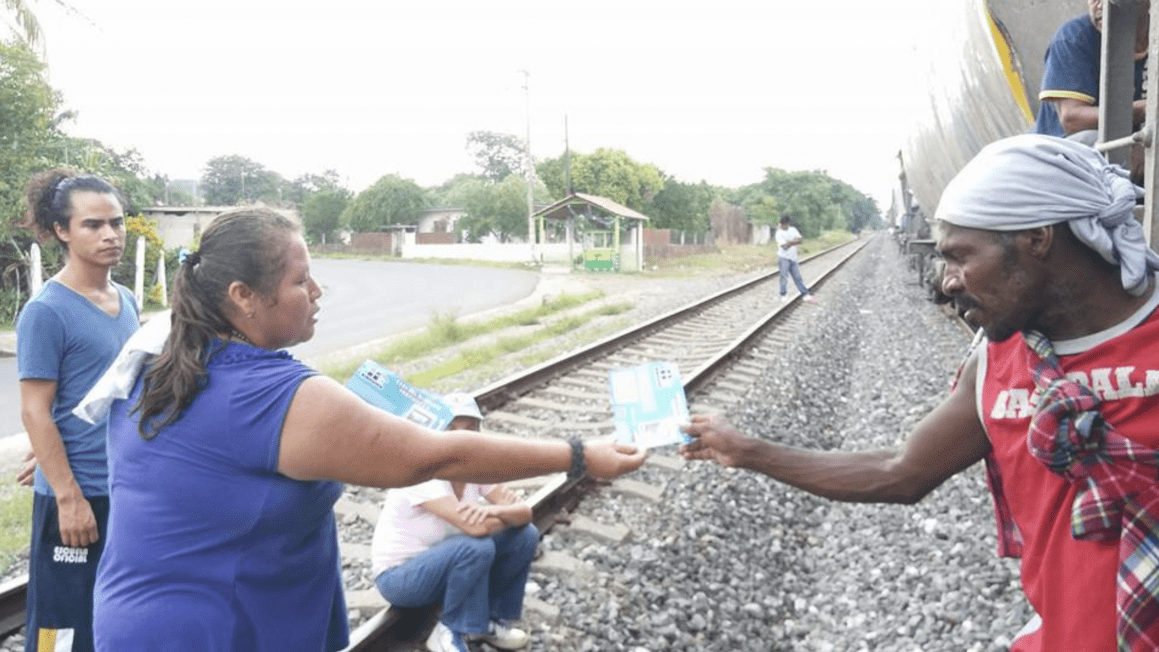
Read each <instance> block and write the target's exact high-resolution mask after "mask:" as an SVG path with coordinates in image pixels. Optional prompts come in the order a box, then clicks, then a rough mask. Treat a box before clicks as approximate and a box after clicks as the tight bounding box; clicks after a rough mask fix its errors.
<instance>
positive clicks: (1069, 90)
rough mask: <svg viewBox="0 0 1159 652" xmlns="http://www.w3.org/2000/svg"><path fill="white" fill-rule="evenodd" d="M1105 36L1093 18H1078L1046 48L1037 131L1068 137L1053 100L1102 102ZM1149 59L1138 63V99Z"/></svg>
mask: <svg viewBox="0 0 1159 652" xmlns="http://www.w3.org/2000/svg"><path fill="white" fill-rule="evenodd" d="M1102 47H1103V46H1102V35H1101V34H1099V30H1097V29H1095V25H1094V23H1092V22H1091V18H1090V16H1088V15H1087V14H1083V15H1081V16H1076V17H1075V18H1072V19H1070V20H1068V21H1067V22H1065V23H1063V24H1062V27H1059V28H1058V31H1057V32H1055V33H1054V36H1053V37H1052V38H1051V39H1050V45H1049V46H1047V48H1046V64H1045V67H1044V69H1043V73H1042V92H1040V93H1039V94H1038V99H1039V101H1040V104H1039V107H1038V119H1037V120H1036V121H1035V124H1034V132H1035V133H1039V134H1047V135H1050V136H1065V135H1066V134H1065V133H1064V132H1063V129H1062V123H1061V122H1059V117H1058V111H1056V110H1055V108H1054V103H1053V102H1050V101H1048V100H1051V99H1066V98H1069V99H1076V100H1082V101H1084V102H1089V103H1091V104H1098V103H1099V71H1100V69H1101V68H1102V64H1101V57H1102ZM1146 64H1147V61H1146V59H1140V60H1138V61H1136V62H1135V99H1136V100H1138V99H1141V98H1142V97H1143V82H1144V69H1145V68H1146Z"/></svg>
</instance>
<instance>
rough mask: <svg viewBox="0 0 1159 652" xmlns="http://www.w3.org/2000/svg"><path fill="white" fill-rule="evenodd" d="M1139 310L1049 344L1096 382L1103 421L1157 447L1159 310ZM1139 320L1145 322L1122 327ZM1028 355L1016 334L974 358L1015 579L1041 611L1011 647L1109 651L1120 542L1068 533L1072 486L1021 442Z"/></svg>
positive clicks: (1026, 416) (1078, 373)
mask: <svg viewBox="0 0 1159 652" xmlns="http://www.w3.org/2000/svg"><path fill="white" fill-rule="evenodd" d="M1149 306H1150V303H1149ZM1152 307H1153V306H1152ZM1145 315H1146V311H1145V310H1143V311H1140V313H1137V316H1136V317H1135V318H1133V320H1128V322H1125V323H1124V324H1122V325H1120V326H1119V327H1116V328H1112V329H1110V330H1108V331H1104V332H1103V333H1098V334H1095V335H1091V336H1087V337H1084V338H1080V339H1076V340H1069V341H1065V342H1062V341H1060V342H1055V343H1054V344H1055V350H1056V351H1057V352H1058V354H1059V362H1060V364H1061V366H1062V368H1063V370H1064V371H1065V372H1066V374H1067V375H1068V376H1069V377H1071V378H1072V379H1075V380H1077V381H1079V382H1082V383H1084V384H1086V385H1087V386H1088V387H1091V388H1092V389H1093V390H1094V391H1095V393H1096V394H1097V395H1098V396H1099V398H1100V399H1101V400H1102V404H1101V406H1100V412H1101V413H1102V415H1103V417H1104V418H1105V419H1106V420H1107V421H1108V422H1109V423H1112V424H1114V425H1115V427H1116V428H1118V430H1119V432H1120V433H1121V434H1122V435H1123V436H1124V437H1127V438H1128V439H1131V440H1134V441H1136V442H1139V443H1141V444H1144V445H1146V446H1150V447H1152V448H1159V398H1157V396H1159V316H1157V314H1154V313H1153V314H1151V315H1150V316H1145ZM1139 319H1143V323H1141V324H1139V325H1138V326H1137V327H1135V328H1130V329H1129V330H1127V331H1126V332H1122V330H1123V329H1124V328H1129V327H1130V325H1131V324H1133V323H1137V322H1138V320H1139ZM1116 335H1118V336H1117V337H1116ZM1033 360H1035V358H1034V354H1033V352H1031V351H1030V349H1028V348H1027V346H1026V344H1025V343H1024V342H1023V340H1022V338H1021V337H1019V336H1017V335H1015V336H1014V337H1011V338H1010V339H1008V340H1006V341H1005V342H999V343H990V344H988V345H987V347H986V349H985V351H984V353H983V356H982V358H981V359H980V361H979V367H978V380H979V387H978V389H979V391H978V397H979V405H978V408H979V414H980V416H981V418H982V422H983V425H984V426H985V428H986V432H987V435H988V436H989V438H990V443H991V445H992V446H993V453H994V457H995V459H996V461H997V463H998V465H999V470H1000V472H1001V476H1002V481H1003V482H1002V485H1003V490H1004V493H1005V495H1006V499H1007V502H1008V503H1009V507H1010V510H1011V514H1012V516H1013V519H1014V521H1015V523H1016V524H1017V526H1018V529H1019V531H1020V532H1021V535H1022V539H1023V550H1022V586H1023V589H1024V591H1025V592H1026V597H1027V599H1028V600H1029V601H1030V604H1031V605H1032V606H1033V607H1034V609H1035V611H1036V612H1038V614H1039V615H1040V616H1041V617H1042V626H1041V628H1040V629H1039V630H1038V631H1037V632H1036V633H1035V634H1033V635H1031V636H1027V637H1025V638H1020V639H1019V640H1018V641H1016V642H1015V645H1014V646H1013V647H1012V650H1016V651H1018V652H1024V651H1026V652H1029V651H1031V650H1034V651H1038V650H1042V651H1052V652H1053V651H1056V650H1075V651H1083V652H1088V651H1101V650H1107V651H1108V652H1113V651H1114V650H1115V647H1116V646H1115V621H1116V613H1115V578H1116V573H1117V570H1118V567H1119V554H1118V542H1102V543H1100V542H1091V541H1077V540H1075V539H1074V538H1073V537H1072V536H1071V533H1070V514H1071V505H1072V503H1073V502H1074V497H1075V493H1076V492H1077V491H1078V486H1077V485H1071V483H1069V482H1067V481H1066V480H1064V479H1062V478H1061V477H1059V476H1057V475H1055V474H1054V473H1051V472H1050V471H1049V470H1047V468H1046V467H1045V466H1044V465H1043V464H1042V463H1041V462H1038V461H1037V460H1035V459H1034V458H1033V457H1031V455H1030V453H1029V452H1028V451H1027V448H1026V433H1027V429H1028V427H1029V425H1030V417H1031V415H1032V414H1033V412H1034V406H1035V405H1036V403H1037V401H1036V397H1035V396H1034V380H1033V378H1032V376H1031V369H1032V368H1033V362H1032V361H1033Z"/></svg>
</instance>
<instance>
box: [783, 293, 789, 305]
mask: <svg viewBox="0 0 1159 652" xmlns="http://www.w3.org/2000/svg"><path fill="white" fill-rule="evenodd" d="M788 302H789V295H787V294H782V295H781V303H788Z"/></svg>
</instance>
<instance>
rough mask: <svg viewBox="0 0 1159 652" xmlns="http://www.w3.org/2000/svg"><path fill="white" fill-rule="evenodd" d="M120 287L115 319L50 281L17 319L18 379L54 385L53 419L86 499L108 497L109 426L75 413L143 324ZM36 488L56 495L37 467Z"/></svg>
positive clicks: (48, 494) (126, 290) (131, 300)
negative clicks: (107, 441)
mask: <svg viewBox="0 0 1159 652" xmlns="http://www.w3.org/2000/svg"><path fill="white" fill-rule="evenodd" d="M114 285H116V284H114ZM116 288H117V291H118V292H119V293H120V295H121V309H120V311H119V312H118V313H117V315H116V316H113V315H110V314H108V313H107V312H105V311H104V310H101V309H100V308H98V307H97V306H96V304H94V303H93V302H92V301H89V300H88V299H86V298H85V297H83V296H81V295H80V294H77V293H76V292H75V291H74V290H72V289H71V288H69V287H68V286H66V285H64V284H63V283H59V282H57V281H53V280H50V281H49V282H47V283H45V284H44V287H42V288H41V290H40V292H38V293H37V295H36V296H35V297H33V298H32V299H30V300H29V301H28V303H27V304H25V306H24V308H23V309H22V310H21V311H20V317H18V318H17V320H16V370H17V376H18V377H19V378H20V379H21V380H34V379H35V380H51V381H54V382H55V383H56V396H55V398H54V399H53V402H52V420H53V421H54V422H55V423H56V427H57V430H59V431H60V438H61V441H63V442H64V449H65V452H66V453H67V454H68V463H69V466H70V467H72V473H73V475H74V476H75V477H76V481H77V484H79V485H80V488H81V491H82V492H83V493H84V495H86V496H107V495H108V493H109V473H108V463H107V462H106V459H107V458H106V456H105V423H106V422H105V421H100V422H99V423H96V424H90V423H88V422H86V421H84V420H82V419H79V418H77V417H76V416H75V415H74V414H73V413H72V409H73V408H74V407H76V405H77V403H80V401H81V399H82V398H84V396H85V394H87V393H88V391H89V390H90V389H92V386H93V385H95V384H96V382H97V380H98V379H99V378H100V377H101V376H102V375H103V374H104V373H105V370H106V369H108V368H109V365H111V364H112V363H113V360H114V359H115V358H116V357H117V354H118V353H120V352H121V347H122V346H124V344H125V341H126V340H128V339H129V336H130V335H132V334H133V333H135V332H136V331H137V327H138V325H139V323H140V320H139V318H138V315H137V302H136V301H135V300H134V299H133V295H132V294H131V293H130V292H129V290H128V289H127V288H125V287H123V286H121V285H116ZM33 489H34V490H35V491H36V493H39V494H44V495H47V496H52V495H53V492H52V487H51V486H49V484H48V480H46V479H45V477H44V474H43V473H41V471H40V469H39V468H37V469H36V477H35V479H34V481H33Z"/></svg>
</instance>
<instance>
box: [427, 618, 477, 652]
mask: <svg viewBox="0 0 1159 652" xmlns="http://www.w3.org/2000/svg"><path fill="white" fill-rule="evenodd" d="M427 650H429V651H430V652H470V650H469V649H468V648H467V642H466V641H464V640H463V637H462V636H460V635H459V634H456V633H455V632H452V631H451V630H450V628H448V627H447V626H446V625H444V624H443V623H441V622H440V623H437V624H436V625H435V628H434V629H433V630H431V635H430V636H428V637H427Z"/></svg>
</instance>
